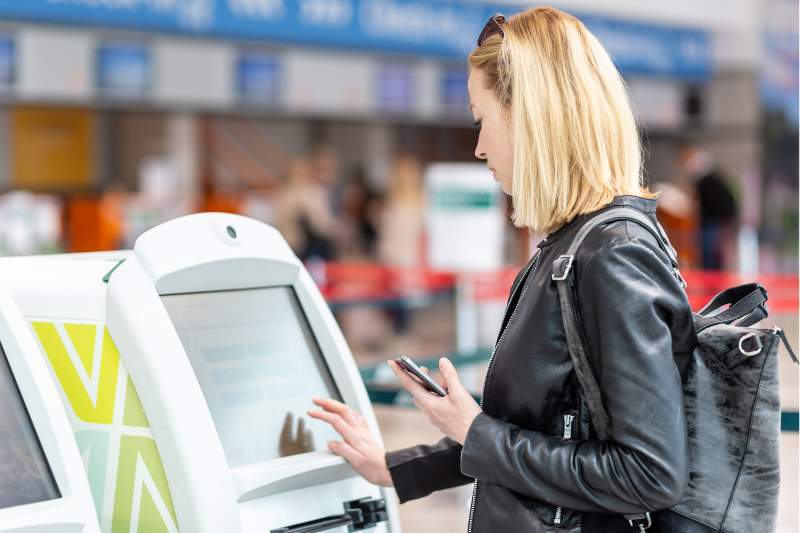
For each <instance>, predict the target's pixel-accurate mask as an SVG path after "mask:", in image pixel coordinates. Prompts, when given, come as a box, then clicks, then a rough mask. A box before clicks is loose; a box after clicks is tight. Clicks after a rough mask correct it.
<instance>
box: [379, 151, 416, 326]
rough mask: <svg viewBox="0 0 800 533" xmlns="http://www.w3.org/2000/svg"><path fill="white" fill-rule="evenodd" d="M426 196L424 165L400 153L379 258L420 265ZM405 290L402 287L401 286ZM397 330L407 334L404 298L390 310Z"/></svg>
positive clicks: (395, 162)
mask: <svg viewBox="0 0 800 533" xmlns="http://www.w3.org/2000/svg"><path fill="white" fill-rule="evenodd" d="M424 219H425V195H424V190H423V186H422V165H421V164H420V162H419V160H418V159H417V158H415V157H414V156H412V155H410V154H400V155H398V156H396V157H395V158H394V160H393V161H392V165H391V168H390V170H389V190H388V194H387V197H386V201H385V203H384V206H383V210H382V213H381V217H380V226H379V227H380V237H379V240H378V258H379V260H380V261H381V263H383V264H385V265H388V266H391V267H395V268H406V269H413V268H420V267H421V266H422V263H423V258H422V250H423V246H424V241H423V235H424ZM398 290H399V292H400V293H401V296H402V292H403V287H398ZM389 315H390V316H391V318H392V321H393V323H394V328H395V331H396V332H397V333H399V334H403V333H406V332H407V331H408V327H409V311H408V307H407V306H406V303H405V300H403V299H402V298H401V299H400V300H398V302H397V304H396V305H395V306H393V307H392V308H391V309H390V310H389Z"/></svg>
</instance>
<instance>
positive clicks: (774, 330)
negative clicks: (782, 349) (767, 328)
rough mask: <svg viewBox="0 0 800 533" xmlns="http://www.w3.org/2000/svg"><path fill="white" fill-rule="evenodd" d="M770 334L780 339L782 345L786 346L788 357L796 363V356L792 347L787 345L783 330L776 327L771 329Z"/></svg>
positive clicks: (787, 340) (787, 341)
mask: <svg viewBox="0 0 800 533" xmlns="http://www.w3.org/2000/svg"><path fill="white" fill-rule="evenodd" d="M772 333H773V334H775V335H777V336H778V337H780V339H781V340H782V341H783V345H784V346H786V351H787V352H789V356H790V357H791V358H792V361H794V362H795V363H797V355H796V354H795V353H794V350H792V346H791V345H790V344H789V339H787V338H786V333H784V332H783V330H782V329H781V328H779V327H778V326H775V327H774V328H772Z"/></svg>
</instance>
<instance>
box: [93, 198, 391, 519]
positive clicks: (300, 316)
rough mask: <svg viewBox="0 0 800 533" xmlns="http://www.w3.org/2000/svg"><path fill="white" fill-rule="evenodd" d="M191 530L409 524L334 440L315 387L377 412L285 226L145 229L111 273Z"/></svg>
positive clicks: (139, 380) (121, 333) (123, 339)
mask: <svg viewBox="0 0 800 533" xmlns="http://www.w3.org/2000/svg"><path fill="white" fill-rule="evenodd" d="M106 306H107V309H106V312H107V321H108V328H109V332H110V334H111V337H112V338H113V339H114V341H115V343H116V345H117V347H118V349H119V351H120V354H121V358H122V359H123V360H124V361H125V363H126V365H127V368H128V370H129V372H130V375H131V378H132V379H133V382H134V383H135V384H136V386H137V388H138V390H139V393H140V397H141V401H142V405H143V406H144V411H145V412H146V413H147V417H148V420H149V421H150V424H151V426H152V431H153V435H154V436H155V438H156V441H157V442H158V449H159V452H160V453H161V456H162V458H163V463H164V470H165V472H166V476H167V478H168V479H169V485H170V488H171V493H172V495H173V497H174V503H175V510H176V516H177V519H178V523H179V525H180V528H181V530H184V529H185V530H186V531H192V532H195V531H196V532H209V533H211V532H215V533H216V532H219V531H226V532H239V531H241V532H247V533H250V532H253V533H255V532H259V533H264V532H271V531H272V532H301V531H331V532H345V531H357V530H362V529H369V530H370V531H375V532H377V533H382V532H389V531H392V532H396V531H399V525H398V520H397V512H396V505H395V503H394V498H393V495H392V491H390V490H388V489H384V488H381V487H376V486H374V485H371V484H369V483H367V482H366V481H364V480H363V479H362V478H361V477H360V476H358V475H357V474H356V473H355V472H354V471H353V469H352V468H351V467H350V466H349V465H348V464H347V463H346V462H345V461H344V460H343V459H341V458H339V457H337V456H335V455H333V454H331V453H329V452H328V451H327V442H328V441H330V440H333V439H335V440H339V439H340V437H339V436H338V434H336V432H335V431H333V430H332V429H331V428H330V427H329V426H328V425H327V424H325V423H322V422H320V421H317V420H313V419H309V418H308V417H307V416H306V411H307V410H308V409H309V408H313V404H312V402H311V400H312V398H314V397H318V396H321V397H330V398H336V399H338V400H340V401H343V402H345V403H347V404H348V405H350V406H351V407H352V408H353V409H355V410H356V411H358V412H360V413H361V414H363V415H364V416H365V417H366V419H367V420H368V423H369V425H370V426H371V428H372V429H373V431H374V433H375V435H376V437H377V436H378V435H379V434H378V428H377V424H376V422H375V418H374V415H373V413H372V409H371V407H370V404H369V400H368V397H367V394H366V390H365V388H364V385H363V383H362V382H361V379H360V376H359V374H358V371H357V368H356V366H355V363H354V361H353V358H352V355H351V353H350V352H349V349H348V348H347V345H346V343H345V341H344V338H343V336H342V334H341V332H340V330H339V328H338V326H337V325H336V322H335V321H334V319H333V316H332V314H331V313H330V310H329V309H328V307H327V305H326V303H325V301H324V300H323V298H322V296H321V295H320V293H319V291H318V290H317V288H316V286H315V285H314V283H313V281H312V280H311V278H310V276H309V274H308V272H307V271H306V270H305V268H304V267H303V265H302V264H301V263H300V262H299V260H298V259H297V258H296V257H295V255H294V254H293V253H292V252H291V250H290V249H289V247H288V245H287V244H286V242H285V241H284V240H283V238H282V237H281V236H280V234H279V233H278V232H277V231H276V230H275V229H273V228H271V227H269V226H267V225H265V224H262V223H260V222H257V221H254V220H251V219H247V218H244V217H240V216H236V215H227V214H219V213H203V214H198V215H190V216H187V217H183V218H179V219H176V220H173V221H171V222H168V223H166V224H163V225H161V226H159V227H156V228H154V229H152V230H150V231H148V232H146V233H145V234H143V235H142V236H141V237H140V238H139V239H138V240H137V242H136V245H135V247H134V250H133V252H131V253H130V255H129V256H128V257H127V258H126V260H125V261H124V262H123V263H121V264H120V265H119V266H118V268H116V269H115V270H114V272H113V273H112V274H111V276H110V279H109V281H108V296H107V301H106Z"/></svg>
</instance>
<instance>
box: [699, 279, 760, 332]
mask: <svg viewBox="0 0 800 533" xmlns="http://www.w3.org/2000/svg"><path fill="white" fill-rule="evenodd" d="M766 303H767V290H766V289H765V288H764V287H762V286H761V285H759V284H758V283H748V284H746V285H739V286H738V287H731V288H730V289H727V290H724V291H722V292H721V293H719V294H717V295H716V296H714V298H712V300H711V301H710V302H708V303H707V304H706V306H705V307H703V308H702V309H701V310H700V311H699V312H698V313H697V314H698V315H699V316H698V317H697V318H696V319H695V328H696V329H697V332H698V333H700V332H701V331H703V330H704V329H706V328H710V327H711V326H716V325H717V324H733V323H734V322H735V323H736V325H737V326H741V327H748V326H752V325H753V324H755V323H756V322H759V321H760V320H763V319H765V318H767V316H768V312H767V307H766ZM726 305H727V306H729V307H728V308H727V309H725V310H724V311H722V312H720V313H717V314H712V313H713V312H714V311H716V310H717V309H719V308H721V307H723V306H726Z"/></svg>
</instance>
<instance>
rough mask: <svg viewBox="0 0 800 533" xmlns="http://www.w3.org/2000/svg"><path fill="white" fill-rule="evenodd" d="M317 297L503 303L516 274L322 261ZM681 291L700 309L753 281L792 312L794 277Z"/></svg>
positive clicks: (694, 276)
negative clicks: (436, 297) (435, 296)
mask: <svg viewBox="0 0 800 533" xmlns="http://www.w3.org/2000/svg"><path fill="white" fill-rule="evenodd" d="M309 270H310V271H311V272H312V275H313V276H314V278H315V280H316V281H317V283H318V284H319V285H320V287H321V289H322V294H323V295H324V296H325V298H326V299H327V300H328V301H329V302H331V303H339V302H342V301H352V300H363V301H364V302H365V303H368V302H369V300H386V299H391V298H404V297H411V296H418V295H423V294H430V293H437V292H441V291H446V290H452V289H453V287H454V286H455V284H456V281H460V282H462V283H464V284H465V286H467V287H469V289H470V290H471V295H470V296H471V297H472V298H473V299H474V300H475V301H478V302H482V301H496V300H505V299H506V298H507V297H508V291H509V289H510V287H511V284H512V283H513V281H514V278H515V277H516V275H517V273H518V272H519V270H518V269H517V268H514V267H511V268H505V269H502V270H499V271H495V272H480V273H469V274H460V275H459V274H456V273H453V272H442V271H436V270H430V269H424V268H393V267H388V266H385V265H379V264H376V263H366V262H359V263H325V264H323V265H309ZM683 276H684V278H685V279H686V282H687V288H686V291H687V293H688V295H689V302H690V303H691V305H692V308H693V309H696V310H697V309H700V308H702V307H703V306H704V305H705V304H706V302H708V301H709V300H710V299H711V298H712V297H713V296H714V295H715V294H717V293H718V292H720V291H722V290H724V289H726V288H728V287H732V286H735V285H740V284H743V283H749V282H752V281H757V282H758V283H760V284H761V285H763V286H764V287H765V288H766V289H767V293H768V294H769V302H768V303H767V307H768V309H769V311H770V312H772V313H784V312H794V313H797V312H798V293H799V292H800V278H798V276H797V275H795V274H768V275H759V276H747V275H745V276H741V275H739V274H738V273H735V272H711V271H702V270H689V271H684V272H683Z"/></svg>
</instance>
